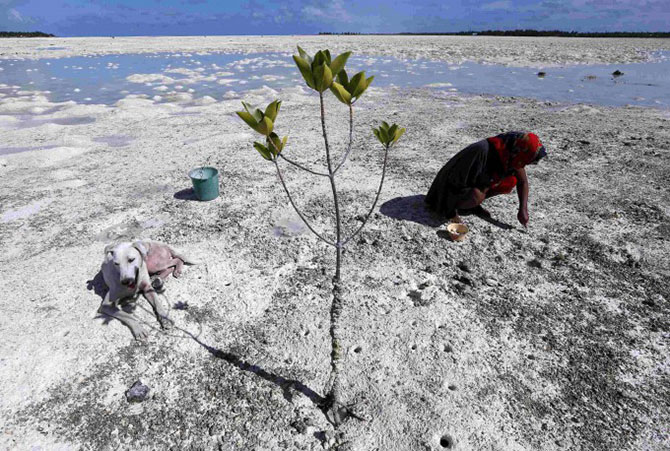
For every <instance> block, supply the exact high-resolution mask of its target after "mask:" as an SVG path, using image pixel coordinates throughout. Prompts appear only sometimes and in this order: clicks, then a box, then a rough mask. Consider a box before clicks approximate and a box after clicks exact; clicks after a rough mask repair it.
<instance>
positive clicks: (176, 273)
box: [172, 269, 181, 279]
mask: <svg viewBox="0 0 670 451" xmlns="http://www.w3.org/2000/svg"><path fill="white" fill-rule="evenodd" d="M172 275H173V276H174V278H175V279H178V278H180V277H181V271H179V270H178V269H175V270H174V271H172Z"/></svg>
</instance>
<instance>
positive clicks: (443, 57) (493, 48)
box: [0, 35, 670, 67]
mask: <svg viewBox="0 0 670 451" xmlns="http://www.w3.org/2000/svg"><path fill="white" fill-rule="evenodd" d="M296 42H300V43H301V45H303V46H304V47H306V48H329V49H331V51H335V52H337V53H340V52H342V51H346V50H352V51H353V52H354V53H356V54H364V53H367V54H376V55H389V56H395V57H399V58H408V59H420V58H421V59H424V58H425V59H434V60H439V61H447V62H456V63H458V62H462V61H465V60H471V61H477V62H486V63H496V64H506V65H510V66H532V67H537V66H540V67H550V66H557V65H567V64H584V63H624V62H636V61H647V60H648V59H649V57H650V52H652V51H657V50H670V39H641V38H640V39H612V38H551V37H548V38H525V37H496V36H325V35H324V36H206V37H205V36H173V37H170V36H160V37H150V36H139V37H117V38H112V37H98V38H32V39H20V38H15V39H2V41H0V58H4V59H8V58H31V59H34V58H61V57H67V56H85V55H103V54H119V53H154V52H180V53H189V52H190V53H193V54H198V53H201V54H202V53H208V52H228V53H230V52H236V53H259V52H291V53H293V52H294V51H295V45H296ZM50 47H53V48H54V50H46V49H49V48H50Z"/></svg>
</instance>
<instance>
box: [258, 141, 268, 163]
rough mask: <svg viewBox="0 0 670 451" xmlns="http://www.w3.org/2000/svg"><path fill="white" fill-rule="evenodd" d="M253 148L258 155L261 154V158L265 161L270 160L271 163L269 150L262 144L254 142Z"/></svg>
mask: <svg viewBox="0 0 670 451" xmlns="http://www.w3.org/2000/svg"><path fill="white" fill-rule="evenodd" d="M254 148H255V149H256V150H257V151H258V153H260V154H261V156H262V157H263V158H265V159H266V160H270V161H272V153H271V152H270V150H269V149H268V148H267V147H265V146H264V145H263V144H261V143H259V142H256V141H254Z"/></svg>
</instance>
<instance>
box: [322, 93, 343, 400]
mask: <svg viewBox="0 0 670 451" xmlns="http://www.w3.org/2000/svg"><path fill="white" fill-rule="evenodd" d="M319 101H320V105H321V129H322V131H323V141H324V144H325V147H326V163H327V164H328V174H329V175H330V176H329V177H328V178H329V179H330V187H331V189H332V191H333V203H334V204H335V233H336V245H335V276H333V303H332V305H331V308H330V339H331V344H332V350H331V354H330V357H331V358H330V367H331V372H330V377H329V380H328V386H327V393H328V395H327V398H328V399H329V401H330V403H331V404H332V406H334V408H335V409H337V405H338V404H340V391H341V390H340V362H341V360H342V346H341V344H340V316H341V314H342V296H341V286H340V282H341V274H340V269H341V267H342V243H341V233H342V223H341V220H340V204H339V200H338V197H337V189H336V187H335V174H334V171H333V166H332V163H331V161H330V146H329V144H328V133H327V131H326V111H325V108H324V104H323V93H319Z"/></svg>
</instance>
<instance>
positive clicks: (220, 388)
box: [0, 38, 670, 451]
mask: <svg viewBox="0 0 670 451" xmlns="http://www.w3.org/2000/svg"><path fill="white" fill-rule="evenodd" d="M207 39H209V38H207ZM21 42H23V41H21ZM82 42H84V43H85V42H86V41H85V40H82ZM91 42H92V43H93V44H91V45H90V46H89V47H90V48H96V47H97V45H94V44H95V43H96V40H91ZM633 42H637V41H633ZM616 47H617V48H618V44H616ZM257 49H258V47H257ZM374 49H375V48H373V50H374ZM172 50H174V48H173V49H172ZM305 92H306V91H305V90H303V89H302V88H293V89H288V90H285V91H284V92H281V93H276V92H273V91H272V90H271V89H269V88H266V89H261V90H258V91H255V92H252V93H248V94H246V95H245V97H244V99H245V100H247V101H250V102H252V103H263V102H268V101H270V100H271V99H272V98H274V97H279V98H281V99H283V100H284V104H283V106H282V110H281V112H280V116H279V120H278V122H277V128H278V131H279V132H280V133H287V134H288V135H289V146H288V148H287V150H286V152H287V154H288V155H291V156H292V157H294V158H296V159H299V160H301V161H305V162H307V163H309V164H313V165H315V166H316V165H318V164H320V163H322V162H323V157H322V145H321V142H320V139H319V136H320V135H319V127H320V125H319V121H318V118H317V116H316V115H315V113H316V111H317V110H316V108H317V98H316V97H315V96H314V95H305V94H304V93H305ZM239 100H240V99H230V100H224V101H218V102H215V103H207V102H205V104H201V105H196V104H194V103H193V102H192V101H191V100H189V98H181V99H177V98H175V99H173V101H172V102H170V103H167V104H157V103H155V102H153V101H152V100H150V99H145V98H138V97H136V96H135V97H134V96H130V97H128V98H126V99H124V100H122V101H120V102H119V103H118V104H117V105H115V106H111V107H107V106H102V105H87V106H85V105H77V104H74V103H73V102H69V103H63V104H50V103H49V102H48V100H46V99H45V98H44V97H43V96H41V95H39V94H36V95H35V96H26V97H25V98H24V100H23V101H22V102H23V103H19V101H16V100H7V99H2V100H1V101H0V111H2V112H4V113H5V114H6V113H9V112H11V113H14V114H19V116H12V115H3V116H0V118H1V120H0V128H1V129H2V136H3V144H2V146H3V148H4V149H8V148H10V149H20V150H22V151H21V152H19V151H15V152H14V153H11V154H8V155H0V263H1V264H2V268H3V269H2V277H1V278H0V309H1V311H2V317H1V319H0V335H1V336H2V341H0V418H1V419H2V420H0V431H2V432H1V435H0V448H2V449H19V450H23V449H26V450H28V449H30V450H33V449H44V450H52V449H67V450H70V449H91V450H106V449H133V450H137V449H179V450H182V449H194V450H200V449H222V450H239V449H248V450H277V449H291V450H293V449H302V450H316V449H322V447H326V446H327V445H328V443H332V438H333V432H332V428H331V427H330V426H329V425H328V423H327V422H326V421H325V418H324V417H323V415H322V413H321V412H320V411H319V410H318V408H317V407H316V405H315V403H314V401H315V400H317V401H318V398H319V396H320V395H321V394H323V386H324V384H325V383H326V380H327V376H328V371H329V365H328V358H329V351H330V347H329V339H328V332H327V331H328V309H329V305H330V299H329V290H330V278H331V276H332V271H331V268H330V266H331V265H332V263H333V258H332V257H333V256H332V252H331V250H330V249H327V248H325V247H324V246H322V245H320V244H318V243H317V242H316V240H315V239H314V238H313V237H312V236H311V235H310V234H309V233H308V232H307V231H305V229H304V227H303V226H301V225H300V221H299V219H298V218H297V217H296V216H295V214H294V213H293V212H292V210H291V209H290V208H289V207H288V206H287V202H286V199H285V195H284V192H283V190H282V189H281V187H280V185H279V184H278V182H277V179H276V175H275V174H274V172H273V167H272V166H271V164H270V163H267V162H265V161H264V160H262V159H261V157H260V156H259V155H258V154H257V153H256V152H255V150H253V148H252V146H251V143H252V141H253V140H254V139H257V138H256V137H255V136H253V135H252V134H251V133H250V130H249V129H248V128H247V127H246V126H245V125H244V124H243V123H242V122H241V121H240V120H238V119H237V118H236V116H235V115H234V111H236V110H238V109H239V106H240V104H239ZM332 100H333V99H332V98H330V99H329V102H328V107H329V109H328V124H329V127H331V132H332V135H331V142H332V143H333V146H334V148H335V149H336V150H337V151H339V150H341V149H342V147H343V145H342V143H343V140H344V138H345V136H346V130H345V124H346V121H345V120H344V118H343V116H339V115H340V114H344V113H345V111H344V110H343V108H341V107H340V106H339V105H338V104H336V103H334V102H333V101H332ZM35 106H38V107H40V108H44V110H42V113H41V114H33V115H32V116H30V119H27V118H26V117H25V116H21V115H20V114H26V113H27V112H28V110H29V109H30V108H32V107H35ZM356 111H357V116H356V132H357V137H358V138H357V140H356V145H355V148H354V151H353V155H352V158H351V161H350V162H349V163H348V164H347V166H346V167H345V170H344V171H343V172H342V177H341V179H339V184H338V186H339V187H340V188H341V189H342V191H343V195H342V198H343V199H342V200H343V203H344V204H345V205H346V207H345V217H346V218H347V219H346V227H347V230H351V229H352V228H353V227H355V226H356V225H357V224H358V221H357V220H356V219H355V218H356V216H357V215H359V214H360V213H362V212H363V211H365V209H366V208H368V206H369V204H370V202H371V198H372V196H373V194H374V191H375V188H376V182H377V177H378V176H379V170H380V163H381V161H380V157H381V151H380V149H379V146H378V145H375V142H374V140H373V137H372V134H371V133H370V127H371V126H372V125H374V124H375V122H374V120H375V119H386V120H390V121H393V122H397V123H399V124H402V125H404V126H406V127H407V130H408V131H407V134H406V135H405V136H404V137H403V140H402V143H401V144H400V145H399V146H398V148H397V149H395V150H394V151H393V152H392V154H391V157H390V163H389V171H388V174H387V183H386V186H385V188H384V191H383V193H382V195H381V199H380V205H381V208H377V209H376V212H375V214H374V215H373V219H372V222H371V223H370V224H369V226H368V227H367V228H366V229H365V231H364V232H363V233H362V234H361V235H360V238H359V239H356V240H355V242H353V243H352V244H353V245H352V247H351V248H350V249H349V251H348V252H347V253H346V254H345V268H344V272H343V277H344V280H345V285H346V288H347V289H346V294H345V299H346V306H345V313H344V316H345V320H346V321H345V327H344V335H345V348H346V361H345V374H344V380H345V386H346V387H347V390H346V391H345V395H346V397H347V400H348V401H351V402H358V403H359V404H358V406H357V407H356V411H357V412H358V413H360V414H361V415H362V416H364V417H366V418H367V419H368V421H366V422H363V423H360V422H355V421H353V422H349V423H346V424H345V425H344V427H343V428H342V431H343V440H344V441H348V445H347V446H348V447H349V449H353V450H360V451H369V450H399V451H404V450H441V449H446V448H445V447H444V446H442V445H441V444H440V441H441V439H443V438H444V439H445V440H446V439H447V438H446V436H448V437H449V440H451V442H450V443H451V445H450V446H451V448H450V449H460V450H538V449H542V450H559V449H570V450H612V449H631V450H633V449H644V450H663V449H668V448H669V447H670V436H669V433H668V431H669V430H670V410H669V409H668V399H670V377H669V369H670V361H669V357H668V356H669V355H670V353H669V352H668V338H670V322H669V321H670V316H669V314H670V304H669V300H670V287H669V284H668V277H670V271H669V269H668V268H670V258H669V256H668V251H669V250H670V244H669V243H668V236H669V235H670V228H669V226H668V224H670V222H669V219H670V194H669V185H668V183H667V181H668V177H667V173H668V169H669V168H670V114H668V112H667V111H661V110H654V109H643V108H633V107H629V108H604V107H598V106H585V105H578V106H571V105H561V104H556V103H548V102H539V101H534V100H524V99H509V98H503V97H479V96H473V97H462V96H459V95H454V94H453V93H451V92H449V91H448V90H447V89H433V90H427V89H420V90H395V89H385V90H379V89H374V88H371V89H370V92H369V93H367V94H366V96H365V97H364V99H363V100H362V101H361V102H360V104H359V105H358V107H357V110H356ZM26 122H28V125H30V126H26ZM21 124H24V125H23V127H22V126H21ZM59 124H73V125H59ZM512 129H531V130H533V131H535V132H536V133H538V134H539V135H540V137H541V138H542V139H543V140H544V142H545V144H546V145H547V148H548V152H549V157H548V158H547V159H546V160H544V161H543V162H542V163H541V164H540V165H539V166H537V167H533V168H531V169H530V170H529V174H530V183H531V201H530V217H531V223H530V229H529V231H528V232H527V233H526V232H524V231H522V230H520V228H519V227H518V226H516V224H515V212H516V210H515V204H516V201H515V198H514V197H515V196H514V195H511V196H505V197H501V198H497V199H493V200H491V201H489V202H487V204H488V205H489V207H490V209H491V211H492V212H493V214H494V216H495V217H497V218H499V219H500V220H502V221H504V222H506V223H509V224H511V225H513V226H514V227H513V228H512V229H511V230H503V229H501V228H499V227H496V226H494V225H492V224H489V223H486V222H483V221H481V220H479V219H476V218H466V221H467V222H468V224H469V225H470V227H471V233H470V234H469V236H468V239H467V240H466V241H465V242H462V243H459V244H455V243H451V242H449V241H447V240H446V239H444V235H443V233H442V230H443V228H441V227H439V225H438V223H437V222H436V221H435V219H433V218H431V217H430V215H428V214H427V213H426V212H425V211H424V210H423V208H422V201H421V199H420V197H418V196H420V195H422V194H424V193H425V192H426V190H427V188H428V186H429V185H430V183H431V181H432V179H433V177H434V175H435V173H436V172H437V171H438V169H439V168H440V167H441V165H442V164H443V163H444V162H445V161H446V160H447V159H448V158H449V157H450V156H451V155H453V154H454V153H455V152H456V151H458V150H459V149H460V148H462V147H464V146H465V145H467V144H468V143H470V142H473V141H475V140H477V139H480V138H483V137H486V136H491V135H494V134H497V133H499V132H500V131H501V130H512ZM26 148H28V149H30V148H34V149H39V150H26ZM206 162H209V163H210V164H212V165H214V166H216V167H218V168H219V170H220V171H221V173H222V174H221V178H222V182H221V190H222V193H221V194H222V195H221V197H220V198H218V199H217V200H215V201H212V202H207V203H201V202H195V201H192V200H190V194H189V193H188V191H186V190H187V188H189V185H190V182H189V180H188V178H187V177H186V173H187V171H188V170H189V169H191V168H193V167H197V166H199V165H201V164H203V163H206ZM284 166H285V165H284ZM286 175H287V178H288V180H289V184H290V187H291V189H292V191H293V193H294V195H295V196H296V199H297V200H298V203H299V204H300V205H301V206H302V207H304V208H305V210H306V211H307V212H308V214H309V216H310V217H311V218H312V219H313V221H314V224H315V225H316V226H317V227H318V228H319V229H322V230H328V227H329V226H330V225H331V219H332V217H331V215H329V214H324V213H322V211H323V210H322V209H323V208H330V206H331V202H330V200H329V197H328V196H329V188H328V186H326V185H325V184H324V183H322V181H321V180H316V181H315V180H313V179H312V178H310V177H308V176H305V175H304V174H302V173H300V172H297V171H295V170H293V169H288V170H287V172H286ZM139 237H142V238H153V239H158V240H161V241H165V242H168V243H170V244H172V245H175V246H177V247H178V248H180V249H182V250H184V251H185V252H186V253H187V254H188V255H190V256H192V257H193V258H196V259H198V260H200V261H202V262H203V264H202V265H199V266H194V267H189V268H188V269H187V270H186V271H185V274H184V276H183V278H182V279H179V280H170V281H169V282H168V285H167V296H168V300H169V304H170V306H173V307H174V306H178V307H179V306H181V307H182V308H181V309H176V308H173V309H172V310H171V311H170V314H171V317H172V318H173V319H174V321H175V323H176V326H177V327H176V328H175V329H173V330H172V331H169V332H162V331H159V330H157V329H155V330H154V331H153V332H152V334H151V337H150V339H149V340H148V342H147V343H146V344H144V345H138V344H137V343H135V342H134V341H133V339H132V337H131V334H130V332H129V331H128V329H126V328H125V327H124V326H123V325H121V324H120V323H118V322H117V321H111V322H109V323H108V324H107V322H106V321H105V320H104V319H102V318H97V317H96V309H97V308H98V305H99V303H100V300H101V297H100V288H101V285H100V278H99V276H98V277H97V278H96V274H97V272H98V270H99V266H100V262H101V261H102V257H103V255H102V249H103V247H104V245H105V244H106V243H108V242H110V241H112V240H115V239H132V238H139ZM185 304H187V306H186V305H185ZM183 307H187V308H183ZM148 309H149V307H148V304H147V303H146V302H145V301H141V302H140V303H139V307H138V308H137V309H136V313H137V314H138V315H139V316H140V317H141V318H142V320H143V321H144V322H145V323H146V325H147V326H152V327H154V328H155V327H156V326H157V322H156V320H155V319H154V318H153V316H152V314H151V313H150V312H148V311H147V310H148ZM189 334H191V335H189ZM138 378H139V379H141V380H142V381H143V382H144V383H145V384H147V385H148V386H149V387H151V394H150V398H149V399H148V400H147V401H145V402H144V403H141V404H129V403H128V402H127V401H126V399H125V396H124V392H125V391H126V390H127V389H128V388H129V387H130V386H131V385H132V384H133V382H135V381H136V380H137V379H138Z"/></svg>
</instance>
